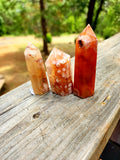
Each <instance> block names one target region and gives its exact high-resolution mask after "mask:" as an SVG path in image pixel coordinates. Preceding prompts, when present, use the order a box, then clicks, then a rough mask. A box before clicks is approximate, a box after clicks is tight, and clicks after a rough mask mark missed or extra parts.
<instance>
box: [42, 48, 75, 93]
mask: <svg viewBox="0 0 120 160" xmlns="http://www.w3.org/2000/svg"><path fill="white" fill-rule="evenodd" d="M45 65H46V69H47V73H48V77H49V81H50V86H51V90H52V92H54V93H56V94H58V95H61V96H66V95H68V94H71V93H72V90H73V84H72V75H71V60H70V56H69V55H68V54H66V53H64V52H62V51H60V50H59V49H57V48H53V50H52V51H51V53H50V55H49V57H48V59H47V60H46V62H45Z"/></svg>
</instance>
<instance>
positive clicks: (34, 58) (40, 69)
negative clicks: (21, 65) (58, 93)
mask: <svg viewBox="0 0 120 160" xmlns="http://www.w3.org/2000/svg"><path fill="white" fill-rule="evenodd" d="M24 55H25V60H26V64H27V68H28V71H29V75H30V79H31V82H32V87H33V91H34V93H35V94H38V95H42V94H44V93H46V92H48V91H49V87H48V82H47V77H46V72H45V67H44V64H43V59H42V56H41V53H40V51H39V49H37V48H36V47H35V46H34V45H33V44H31V43H29V45H28V46H27V48H26V49H25V52H24Z"/></svg>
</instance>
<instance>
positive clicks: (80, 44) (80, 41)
mask: <svg viewBox="0 0 120 160" xmlns="http://www.w3.org/2000/svg"><path fill="white" fill-rule="evenodd" d="M78 44H79V47H82V46H83V41H82V40H81V39H80V40H78Z"/></svg>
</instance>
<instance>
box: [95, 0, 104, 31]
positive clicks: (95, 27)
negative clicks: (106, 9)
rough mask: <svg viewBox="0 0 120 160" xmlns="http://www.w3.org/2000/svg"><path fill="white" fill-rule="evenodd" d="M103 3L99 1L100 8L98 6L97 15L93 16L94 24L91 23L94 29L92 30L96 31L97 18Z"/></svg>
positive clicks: (102, 0)
mask: <svg viewBox="0 0 120 160" xmlns="http://www.w3.org/2000/svg"><path fill="white" fill-rule="evenodd" d="M104 1H105V0H101V1H100V6H99V8H98V10H97V13H96V16H95V20H94V23H93V29H94V30H95V29H96V26H97V20H98V16H99V14H100V12H101V11H102V6H103V4H104Z"/></svg>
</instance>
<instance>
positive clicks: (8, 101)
mask: <svg viewBox="0 0 120 160" xmlns="http://www.w3.org/2000/svg"><path fill="white" fill-rule="evenodd" d="M119 42H120V33H119V34H117V35H115V36H113V37H111V38H110V39H108V40H105V41H103V42H102V43H100V44H99V45H98V61H97V73H96V87H95V94H94V96H92V97H89V98H86V99H81V98H79V97H76V96H74V95H73V94H71V95H69V96H65V97H61V96H58V95H56V94H53V93H52V92H49V93H47V94H45V95H43V96H33V95H31V94H30V91H29V89H30V87H31V84H30V82H27V83H25V84H23V85H22V86H20V87H18V88H16V89H14V90H12V91H10V92H9V93H7V94H5V95H3V96H1V97H0V159H1V160H98V158H99V156H100V154H101V152H102V150H103V149H104V147H105V145H106V143H107V141H108V139H109V138H110V136H111V134H112V132H113V130H114V128H115V126H116V124H117V122H118V120H119V119H120V53H119V50H120V43H119ZM71 62H72V71H73V74H74V58H72V59H71Z"/></svg>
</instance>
